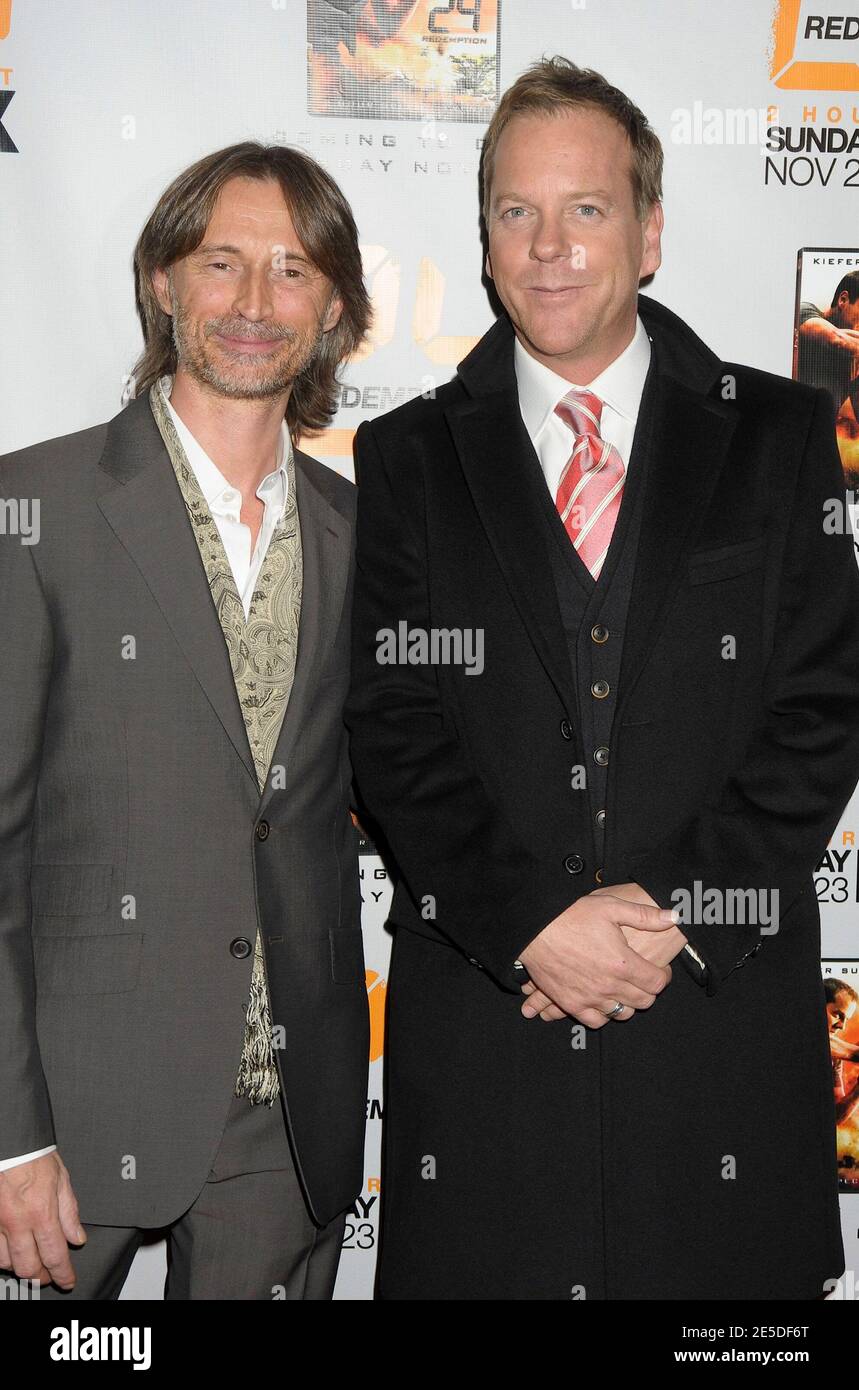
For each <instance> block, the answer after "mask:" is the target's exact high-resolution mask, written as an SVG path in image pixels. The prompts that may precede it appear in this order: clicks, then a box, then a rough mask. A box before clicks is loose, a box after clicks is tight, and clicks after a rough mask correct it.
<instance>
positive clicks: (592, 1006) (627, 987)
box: [520, 883, 686, 1028]
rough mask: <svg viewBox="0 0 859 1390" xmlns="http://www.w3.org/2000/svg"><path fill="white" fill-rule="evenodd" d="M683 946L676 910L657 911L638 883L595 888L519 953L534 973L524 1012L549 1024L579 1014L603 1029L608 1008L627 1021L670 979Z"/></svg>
mask: <svg viewBox="0 0 859 1390" xmlns="http://www.w3.org/2000/svg"><path fill="white" fill-rule="evenodd" d="M685 944H686V937H685V936H684V935H683V932H682V931H681V930H680V928H679V927H678V926H677V925H676V924H675V922H674V918H673V916H672V912H671V909H666V908H660V907H659V906H658V905H657V904H656V903H655V902H654V901H653V899H652V898H651V896H650V894H649V893H647V892H645V890H644V889H643V888H642V887H641V885H640V884H638V883H617V884H611V885H609V886H606V887H603V888H595V889H594V891H593V892H592V893H588V894H587V895H586V896H585V897H583V898H579V899H577V901H576V902H574V903H572V904H571V906H570V907H568V908H566V909H565V910H564V911H563V912H562V913H561V915H560V916H559V917H556V918H555V919H554V921H552V922H550V923H549V925H548V926H547V927H544V929H543V931H541V932H540V935H539V936H535V938H534V940H533V941H531V942H529V944H528V945H527V946H526V947H525V950H524V951H522V953H521V956H520V959H521V961H522V964H523V965H524V966H525V968H526V969H527V971H528V974H529V975H530V977H531V979H530V981H529V982H528V983H527V984H525V985H523V986H522V989H523V992H524V993H525V994H527V995H528V999H527V1000H526V1002H525V1003H524V1004H523V1005H522V1013H523V1014H524V1016H525V1017H526V1018H536V1017H537V1016H538V1015H539V1017H540V1018H542V1019H544V1020H545V1021H546V1022H550V1021H552V1020H554V1019H559V1018H565V1017H570V1018H575V1019H578V1020H579V1022H581V1023H584V1024H586V1025H587V1027H588V1028H602V1026H603V1024H605V1023H608V1022H609V1019H608V1017H607V1015H608V1014H609V1013H611V1014H612V1018H613V1019H617V1020H618V1021H620V1022H625V1021H626V1020H628V1019H630V1018H632V1017H633V1015H634V1013H635V1011H636V1010H637V1009H649V1008H650V1006H651V1004H652V1003H653V1002H654V1000H655V999H656V996H657V995H658V994H660V993H661V992H662V990H663V989H664V988H665V986H666V985H667V984H669V983H670V981H671V966H670V965H669V961H671V960H673V959H674V957H675V956H676V955H677V953H678V951H681V950H682V949H683V947H684V945H685ZM618 1004H623V1006H624V1007H623V1009H622V1010H621V1011H617V1005H618Z"/></svg>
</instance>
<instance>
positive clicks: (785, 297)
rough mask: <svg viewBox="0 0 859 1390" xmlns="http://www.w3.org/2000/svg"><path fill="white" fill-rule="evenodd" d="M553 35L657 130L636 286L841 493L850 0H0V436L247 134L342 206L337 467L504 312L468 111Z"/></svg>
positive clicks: (35, 420) (835, 943)
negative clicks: (778, 400)
mask: <svg viewBox="0 0 859 1390" xmlns="http://www.w3.org/2000/svg"><path fill="white" fill-rule="evenodd" d="M851 10H852V11H853V13H850V11H851ZM553 53H560V54H563V55H565V56H567V57H569V58H571V59H572V60H573V61H575V62H576V63H578V64H580V65H582V66H588V67H594V68H596V69H598V70H599V71H600V72H602V73H603V74H604V76H606V77H607V78H608V79H609V80H610V81H612V82H613V83H615V84H616V85H617V86H619V87H621V88H622V89H623V90H624V91H625V92H627V93H628V94H629V95H630V96H631V97H632V98H633V99H634V101H635V102H636V103H637V104H638V105H639V106H640V107H641V108H642V109H643V110H644V111H645V113H646V114H647V115H648V117H649V118H650V120H651V122H652V124H653V125H654V127H655V129H656V131H657V133H658V134H659V136H660V137H661V139H662V142H663V145H664V147H665V156H666V168H665V198H664V206H665V216H666V227H665V235H664V240H663V252H664V261H663V267H662V268H661V269H660V270H659V272H658V274H657V276H656V278H655V280H654V281H653V283H652V284H651V285H650V286H649V287H648V291H647V292H648V293H649V294H651V295H653V296H654V297H656V298H658V299H661V300H663V301H664V302H665V303H666V304H668V305H669V306H670V307H671V308H673V309H674V310H676V311H677V312H678V313H679V314H680V315H681V316H682V317H683V318H685V319H686V320H687V322H689V323H690V324H691V325H692V327H693V328H695V330H696V331H697V332H698V333H700V335H701V336H702V337H703V338H704V340H705V341H706V342H707V343H709V344H710V345H711V346H712V347H713V348H714V349H715V350H716V351H717V352H718V353H719V354H720V355H721V356H722V357H724V358H727V359H731V360H739V361H742V362H747V363H750V364H752V365H754V366H757V367H760V368H764V369H766V370H767V371H771V372H778V373H781V374H783V375H785V376H790V375H792V374H793V375H796V376H798V377H800V378H801V379H803V380H807V381H809V382H813V383H814V384H816V385H822V386H826V387H827V389H829V390H830V391H831V392H832V394H833V397H834V399H835V402H836V405H837V407H838V436H839V445H840V448H841V453H842V458H843V461H844V469H845V478H846V481H847V485H848V489H849V491H848V494H847V496H848V501H849V503H850V504H851V509H852V503H853V500H854V499H853V493H852V489H853V488H854V487H855V486H856V485H857V483H859V399H857V394H859V393H857V392H856V390H855V375H856V373H855V360H854V359H853V358H852V357H851V353H850V340H849V333H850V331H851V325H852V327H853V328H854V329H855V328H856V327H857V316H859V305H856V304H855V300H856V298H857V295H859V275H854V278H853V280H851V279H850V275H851V272H859V3H857V0H721V3H720V4H718V5H714V4H712V3H711V0H650V3H649V4H647V5H642V4H640V3H637V0H450V3H446V4H439V3H433V0H74V3H66V4H58V3H56V0H0V267H2V271H0V275H2V285H0V383H2V415H0V453H4V452H7V451H9V450H11V449H15V448H19V447H22V446H24V445H27V444H31V443H34V442H36V441H38V440H42V439H46V438H49V437H51V436H54V435H60V434H66V433H69V432H70V431H73V430H77V429H82V428H85V427H86V426H89V425H92V424H94V423H96V422H99V421H101V420H105V419H107V418H109V417H110V416H111V415H113V414H115V413H116V411H117V410H118V409H119V407H120V405H121V403H122V402H123V400H124V399H125V398H126V396H127V390H128V382H129V373H130V370H131V366H132V363H133V362H134V361H135V359H136V357H137V355H138V352H139V349H140V336H139V329H138V323H137V319H136V315H135V310H134V293H133V282H132V274H131V251H132V247H133V245H134V243H135V240H136V238H137V235H138V233H139V231H140V228H141V226H142V225H143V222H144V221H145V219H146V217H147V216H148V214H149V212H150V210H151V208H152V206H153V205H154V203H155V201H156V199H157V198H158V196H159V194H160V193H161V191H162V190H163V188H164V187H165V186H166V184H167V183H168V182H169V181H170V180H171V179H172V178H173V177H174V175H175V174H176V173H177V172H178V171H179V170H180V169H182V168H184V167H185V166H187V165H188V164H190V163H191V162H192V161H194V160H196V159H197V158H199V157H200V156H201V155H203V154H205V153H207V152H209V151H213V150H216V149H218V148H220V147H222V146H224V145H228V144H231V143H233V142H235V141H239V140H245V139H255V140H262V141H266V142H272V141H273V142H279V143H284V144H289V145H294V146H297V147H299V148H300V149H302V150H305V151H307V152H308V153H309V154H311V155H312V156H313V157H314V158H315V159H317V160H319V161H320V162H321V163H322V164H323V165H324V166H325V167H326V168H327V169H328V170H329V171H330V173H331V174H332V175H333V176H334V178H336V179H337V181H338V182H339V183H340V185H341V187H342V188H343V190H344V192H345V194H346V196H347V198H348V199H349V200H350V202H351V205H352V207H353V210H354V212H355V217H356V220H357V223H358V227H359V230H360V235H361V241H362V249H363V261H364V269H365V276H366V283H367V287H368V289H369V291H370V293H371V295H372V299H373V306H374V312H375V323H374V328H373V331H372V336H371V338H370V341H369V342H368V343H367V345H366V346H365V348H364V350H363V351H362V352H361V353H360V355H359V356H358V357H356V358H355V359H354V360H353V361H352V362H350V363H349V364H348V366H347V367H346V369H345V370H344V372H343V374H342V376H343V384H342V389H341V394H340V400H339V408H338V412H337V416H336V419H335V420H334V421H333V423H332V426H331V428H330V429H329V430H327V431H326V433H325V434H324V436H322V437H321V438H316V439H313V440H308V441H306V442H305V446H304V447H306V448H307V450H308V451H309V452H311V453H313V454H315V455H316V456H317V457H319V458H321V459H323V460H324V462H326V463H327V464H328V465H329V466H330V467H332V468H334V469H336V470H338V471H339V472H341V473H344V474H346V475H347V476H352V451H351V446H352V438H353V435H354V432H355V429H356V428H357V426H358V424H359V423H360V421H361V420H363V419H368V418H373V417H375V416H377V415H378V414H380V413H382V412H384V411H387V410H390V409H391V408H392V407H394V406H396V405H398V404H400V403H401V402H403V401H406V400H408V399H410V398H411V397H412V396H415V395H417V394H418V393H419V392H426V391H428V390H431V389H432V388H433V386H434V385H436V384H438V383H441V382H442V381H444V380H446V379H448V378H449V377H450V376H451V375H452V374H453V372H454V370H455V366H456V363H457V362H458V361H459V360H460V359H461V358H462V357H464V356H465V354H466V353H467V352H468V351H469V349H470V348H471V347H472V346H473V344H474V343H475V342H476V341H477V340H478V338H479V337H480V336H481V335H482V334H483V333H484V332H485V331H486V329H487V328H488V327H489V326H490V324H491V322H492V313H491V310H490V307H489V303H488V301H487V298H486V294H485V292H484V290H483V288H482V286H481V261H482V252H481V244H480V238H479V231H478V194H477V174H478V160H479V156H480V146H481V140H482V137H483V133H484V131H485V127H486V123H487V121H488V120H489V117H490V116H491V113H492V111H493V109H494V107H495V104H496V101H497V99H498V95H499V92H500V91H502V90H503V89H504V88H505V87H506V86H508V85H509V84H510V83H511V82H512V81H513V80H514V79H515V78H516V76H517V75H518V74H519V73H520V72H521V71H522V70H523V69H524V68H526V67H527V66H528V65H529V64H531V63H532V62H534V61H535V60H536V59H538V58H540V57H541V56H543V55H550V54H553ZM845 284H846V289H845ZM851 293H852V299H851ZM851 305H852V306H853V307H852V308H851ZM851 314H852V317H851ZM851 366H852V371H851ZM857 829H859V798H857V797H854V799H853V801H852V802H851V804H850V805H849V806H848V808H847V809H846V811H845V813H844V815H843V817H842V821H841V824H840V825H839V827H838V830H837V832H836V834H835V835H834V837H833V839H832V842H831V845H830V846H829V849H828V851H827V853H826V855H825V857H824V859H823V861H822V862H821V864H820V865H819V867H818V871H817V892H818V896H819V898H820V902H821V914H822V922H823V952H824V959H823V960H822V962H821V970H822V972H823V975H824V978H825V980H826V999H827V1013H828V1019H829V1029H830V1038H831V1050H832V1063H833V1071H832V1077H833V1087H834V1090H835V1096H836V1101H837V1113H838V1116H839V1119H840V1124H839V1128H838V1153H839V1181H840V1185H841V1189H842V1198H841V1201H842V1216H843V1226H844V1237H845V1245H846V1253H847V1274H846V1275H845V1277H844V1279H843V1280H842V1282H841V1285H840V1287H839V1289H838V1290H836V1291H835V1294H834V1295H833V1296H834V1297H846V1298H854V1297H857V1296H859V1289H857V1288H856V1286H855V1285H856V1276H855V1274H854V1271H856V1270H857V1269H859V1240H858V1239H857V1228H859V1064H857V1061H856V1060H851V1058H855V1057H856V1055H857V1054H856V1044H857V1043H859V1007H857V1002H859V947H857V944H856V942H857V936H856V923H857V915H859V881H857V846H856V832H857ZM362 851H363V852H362V854H361V875H362V887H363V899H364V925H365V936H366V958H367V990H368V998H369V1005H370V1013H371V1020H372V1039H371V1062H370V1086H369V1093H368V1097H367V1143H366V1175H365V1182H364V1188H363V1191H362V1193H361V1196H360V1198H359V1199H358V1201H357V1202H356V1204H355V1208H354V1211H353V1212H352V1213H351V1215H350V1218H349V1222H348V1225H347V1230H346V1239H345V1248H344V1252H343V1258H342V1262H341V1267H340V1274H339V1278H338V1284H337V1295H336V1296H337V1297H338V1298H344V1299H368V1298H370V1297H371V1296H372V1288H373V1275H374V1266H375V1259H376V1248H377V1240H378V1216H379V1202H380V1193H381V1182H380V1162H379V1153H380V1131H381V1123H382V1068H383V1056H384V1006H385V991H386V978H387V968H388V956H389V937H388V934H387V933H386V931H385V926H384V923H385V918H386V915H387V911H388V908H389V905H390V898H391V890H390V884H389V882H388V878H387V875H386V873H385V869H384V866H383V864H382V862H381V860H380V859H379V858H378V856H377V855H376V854H375V853H374V852H373V848H372V846H370V845H367V844H366V843H363V844H362ZM789 1027H790V1020H789V1019H785V1028H786V1029H787V1028H789ZM761 1084H762V1085H765V1084H766V1078H762V1079H761ZM773 1154H774V1162H777V1161H778V1136H777V1135H773ZM784 1220H785V1222H786V1223H789V1222H790V1220H791V1213H790V1212H789V1211H785V1213H784ZM163 1276H164V1245H163V1242H156V1243H153V1244H152V1245H149V1246H147V1247H145V1248H144V1249H143V1250H142V1251H141V1252H140V1254H139V1255H138V1257H137V1259H136V1261H135V1264H134V1266H133V1268H132V1271H131V1274H130V1276H129V1279H128V1282H127V1284H126V1287H125V1290H124V1293H123V1297H125V1298H150V1299H151V1298H160V1297H161V1296H162V1289H163Z"/></svg>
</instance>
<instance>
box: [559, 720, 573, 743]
mask: <svg viewBox="0 0 859 1390" xmlns="http://www.w3.org/2000/svg"><path fill="white" fill-rule="evenodd" d="M561 733H562V734H563V736H564V738H566V739H571V738H572V737H573V726H572V724H571V723H570V721H569V719H562V720H561Z"/></svg>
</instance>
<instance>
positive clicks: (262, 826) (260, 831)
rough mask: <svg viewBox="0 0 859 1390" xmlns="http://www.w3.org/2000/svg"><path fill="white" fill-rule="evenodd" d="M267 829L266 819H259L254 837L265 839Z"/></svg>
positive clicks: (266, 837)
mask: <svg viewBox="0 0 859 1390" xmlns="http://www.w3.org/2000/svg"><path fill="white" fill-rule="evenodd" d="M268 831H269V825H268V821H267V820H261V821H260V823H259V825H258V826H257V828H256V837H257V839H258V840H267V839H268Z"/></svg>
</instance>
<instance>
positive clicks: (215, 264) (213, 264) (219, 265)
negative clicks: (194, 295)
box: [208, 261, 230, 270]
mask: <svg viewBox="0 0 859 1390" xmlns="http://www.w3.org/2000/svg"><path fill="white" fill-rule="evenodd" d="M208 265H209V269H210V270H221V269H224V270H229V268H230V267H229V266H228V264H227V262H226V261H209V262H208Z"/></svg>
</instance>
